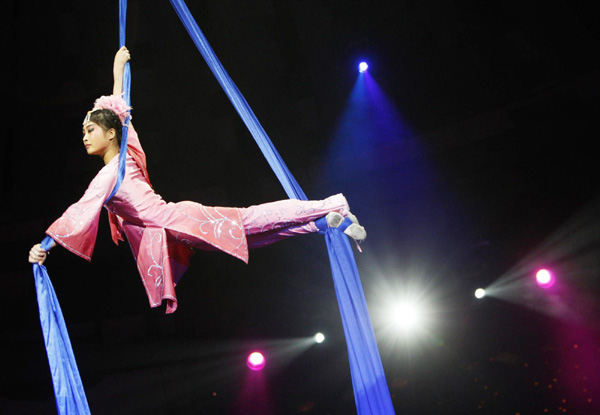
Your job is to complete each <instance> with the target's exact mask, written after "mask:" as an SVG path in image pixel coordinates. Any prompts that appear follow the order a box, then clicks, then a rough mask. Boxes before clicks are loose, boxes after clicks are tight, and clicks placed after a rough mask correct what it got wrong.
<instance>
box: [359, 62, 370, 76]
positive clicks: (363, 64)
mask: <svg viewBox="0 0 600 415" xmlns="http://www.w3.org/2000/svg"><path fill="white" fill-rule="evenodd" d="M367 69H369V65H367V62H361V63H360V64H359V65H358V72H360V73H364V72H366V71H367Z"/></svg>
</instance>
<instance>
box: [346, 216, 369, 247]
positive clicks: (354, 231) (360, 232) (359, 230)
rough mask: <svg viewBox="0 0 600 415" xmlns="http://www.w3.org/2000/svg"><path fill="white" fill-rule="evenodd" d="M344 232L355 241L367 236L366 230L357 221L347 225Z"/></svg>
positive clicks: (360, 240)
mask: <svg viewBox="0 0 600 415" xmlns="http://www.w3.org/2000/svg"><path fill="white" fill-rule="evenodd" d="M350 220H352V219H350ZM344 233H345V234H346V235H348V236H349V237H350V238H352V239H354V240H355V241H357V242H362V241H364V240H365V239H366V238H367V231H366V230H365V228H363V227H362V226H360V225H359V224H357V223H353V224H352V225H350V226H348V227H347V228H346V229H345V230H344Z"/></svg>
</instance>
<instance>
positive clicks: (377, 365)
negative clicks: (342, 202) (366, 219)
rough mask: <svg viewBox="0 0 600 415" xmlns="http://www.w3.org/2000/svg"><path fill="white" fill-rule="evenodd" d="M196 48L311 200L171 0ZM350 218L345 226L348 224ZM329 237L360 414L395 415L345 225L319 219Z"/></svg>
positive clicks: (277, 168) (273, 157) (287, 183)
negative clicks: (332, 226) (328, 222)
mask: <svg viewBox="0 0 600 415" xmlns="http://www.w3.org/2000/svg"><path fill="white" fill-rule="evenodd" d="M170 1H171V4H172V5H173V8H174V9H175V11H176V12H177V15H178V16H179V18H180V19H181V21H182V23H183V25H184V26H185V28H186V29H187V31H188V33H189V34H190V36H191V38H192V40H193V41H194V43H195V45H196V47H197V48H198V50H199V51H200V53H201V54H202V56H203V57H204V59H205V60H206V62H207V63H208V66H209V67H210V69H211V71H212V72H213V74H214V75H215V77H216V78H217V80H218V82H219V84H220V85H221V87H222V88H223V90H224V91H225V94H226V95H227V96H228V97H229V99H230V100H231V102H232V104H233V106H234V107H235V109H236V110H237V112H238V113H239V114H240V116H241V117H242V120H243V121H244V123H245V124H246V126H247V127H248V129H249V130H250V133H251V134H252V136H253V137H254V140H255V141H256V143H257V144H258V146H259V147H260V149H261V151H262V152H263V154H264V156H265V158H266V159H267V161H268V163H269V165H270V166H271V168H272V169H273V171H274V172H275V174H276V175H277V178H278V179H279V181H280V182H281V184H282V186H283V187H284V189H285V191H286V193H287V195H288V197H290V198H294V199H302V200H306V199H307V198H306V195H305V194H304V192H303V191H302V189H301V188H300V186H299V185H298V183H297V182H296V179H295V178H294V177H293V176H292V174H291V173H290V171H289V170H288V168H287V167H286V165H285V163H284V162H283V160H282V159H281V156H280V155H279V153H278V152H277V150H276V149H275V147H274V146H273V143H272V142H271V140H270V139H269V137H268V136H267V133H266V132H265V131H264V129H263V128H262V126H261V125H260V123H259V122H258V119H257V118H256V116H255V115H254V112H253V111H252V109H251V108H250V106H249V105H248V103H247V102H246V100H245V99H244V97H243V96H242V94H241V93H240V91H239V90H238V88H237V87H236V85H235V84H234V83H233V81H232V80H231V78H230V77H229V75H228V74H227V72H226V71H225V68H223V65H222V64H221V62H220V61H219V59H218V58H217V56H216V55H215V53H214V51H213V50H212V48H211V47H210V45H209V44H208V41H207V40H206V38H205V37H204V34H203V33H202V31H201V30H200V28H199V27H198V25H197V23H196V22H195V20H194V18H193V17H192V15H191V13H190V11H189V9H188V8H187V6H186V4H185V2H184V1H183V0H170ZM348 224H349V220H348V219H347V220H346V222H345V226H348ZM317 226H318V227H319V229H320V231H321V232H322V233H324V234H325V240H326V242H327V249H328V251H329V258H330V263H331V270H332V275H333V281H334V285H335V290H336V295H337V298H338V304H339V307H340V314H341V316H342V324H343V326H344V333H345V336H346V342H347V346H348V357H349V361H350V372H351V375H352V385H353V388H354V398H355V401H356V407H357V410H358V414H359V415H370V414H373V415H388V414H394V408H393V406H392V401H391V398H390V393H389V390H388V387H387V382H386V379H385V373H384V371H383V367H382V365H381V358H380V356H379V350H378V348H377V343H376V340H375V334H374V332H373V327H372V325H371V319H370V317H369V311H368V309H367V303H366V301H365V296H364V292H363V289H362V285H361V283H360V277H359V275H358V270H357V268H356V262H355V260H354V255H353V253H352V248H351V246H350V243H349V241H348V238H347V237H346V236H345V235H344V234H343V233H342V231H343V229H344V227H340V228H328V226H327V223H326V221H325V219H321V220H320V221H317Z"/></svg>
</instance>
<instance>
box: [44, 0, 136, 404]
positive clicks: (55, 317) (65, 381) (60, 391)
mask: <svg viewBox="0 0 600 415" xmlns="http://www.w3.org/2000/svg"><path fill="white" fill-rule="evenodd" d="M126 16H127V0H119V46H124V45H125V20H126ZM123 91H124V98H125V101H126V102H127V105H128V106H129V105H131V104H130V95H131V94H130V92H131V69H130V67H129V62H127V64H126V65H125V71H124V73H123ZM128 124H129V117H127V120H126V121H125V125H124V126H123V133H122V139H121V152H120V154H119V170H118V174H117V184H116V185H115V188H114V189H113V191H112V193H111V194H110V196H109V197H108V198H107V199H106V201H105V203H106V202H107V201H109V200H110V199H111V198H112V197H113V196H114V194H115V193H117V190H119V186H120V185H121V183H122V182H123V177H124V176H125V155H126V154H127V125H128ZM52 242H53V240H52V238H50V237H49V236H46V237H45V238H44V240H43V241H42V249H44V250H48V249H50V247H51V246H52ZM33 276H34V281H35V290H36V293H37V301H38V308H39V314H40V323H41V326H42V333H43V335H44V344H45V346H46V354H47V355H48V363H49V365H50V374H51V375H52V385H53V386H54V396H55V398H56V408H57V410H58V414H59V415H89V414H90V408H89V406H88V402H87V398H86V396H85V390H84V389H83V383H82V382H81V377H80V376H79V370H78V369H77V363H76V361H75V355H74V354H73V348H72V347H71V341H70V339H69V332H68V331H67V326H66V324H65V320H64V317H63V314H62V310H61V308H60V304H59V303H58V298H57V297H56V293H55V292H54V287H53V286H52V282H51V281H50V276H49V275H48V271H47V270H46V267H45V266H43V265H39V264H37V263H36V264H33Z"/></svg>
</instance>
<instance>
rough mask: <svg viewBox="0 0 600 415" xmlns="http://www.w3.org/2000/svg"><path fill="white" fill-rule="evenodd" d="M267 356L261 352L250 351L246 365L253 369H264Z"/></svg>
mask: <svg viewBox="0 0 600 415" xmlns="http://www.w3.org/2000/svg"><path fill="white" fill-rule="evenodd" d="M265 363H266V361H265V357H264V356H263V355H262V353H260V352H253V353H250V355H249V356H248V359H246V365H248V368H250V369H251V370H262V368H263V367H265Z"/></svg>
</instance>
